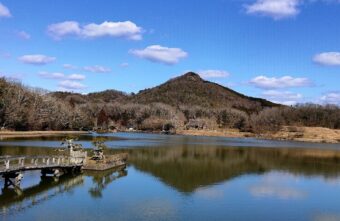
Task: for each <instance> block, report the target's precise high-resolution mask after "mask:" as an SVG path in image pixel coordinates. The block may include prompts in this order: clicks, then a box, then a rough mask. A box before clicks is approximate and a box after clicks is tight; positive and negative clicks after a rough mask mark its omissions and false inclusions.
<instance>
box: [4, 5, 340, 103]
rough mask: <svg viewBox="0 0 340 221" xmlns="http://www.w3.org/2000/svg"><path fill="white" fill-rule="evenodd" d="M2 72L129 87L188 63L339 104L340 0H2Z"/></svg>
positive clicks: (250, 86) (30, 81) (61, 86)
mask: <svg viewBox="0 0 340 221" xmlns="http://www.w3.org/2000/svg"><path fill="white" fill-rule="evenodd" d="M0 2H1V4H0V33H1V34H0V42H1V43H0V75H1V76H6V77H9V78H17V79H20V80H21V81H22V82H23V83H24V84H26V85H29V86H33V87H41V88H45V89H48V90H68V91H75V92H79V93H88V92H92V91H100V90H104V89H116V90H122V91H125V92H138V91H139V90H142V89H145V88H149V87H153V86H156V85H158V84H160V83H163V82H164V81H166V80H168V79H169V78H172V77H174V76H178V75H180V74H182V73H184V72H186V71H195V72H198V73H199V74H200V75H201V76H202V77H203V78H205V79H207V80H210V81H214V82H217V83H219V84H221V85H224V86H228V87H230V88H232V89H234V90H236V91H239V92H241V93H244V94H246V95H250V96H256V97H264V98H266V99H269V100H272V101H275V102H280V103H284V104H295V103H301V102H318V103H335V104H340V88H339V77H340V24H339V21H340V1H338V0H245V1H242V0H206V1H205V0H202V1H197V0H183V1H177V0H164V1H155V0H143V1H140V0H124V1H109V0H100V1H94V0H92V1H90V0H72V1H66V0H65V1H62V0H59V1H46V0H34V1H33V0H32V1H29V0H27V1H19V0H0Z"/></svg>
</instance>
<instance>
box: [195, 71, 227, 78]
mask: <svg viewBox="0 0 340 221" xmlns="http://www.w3.org/2000/svg"><path fill="white" fill-rule="evenodd" d="M198 74H199V75H200V76H201V77H202V78H226V77H229V76H230V73H229V72H227V71H223V70H202V71H198Z"/></svg>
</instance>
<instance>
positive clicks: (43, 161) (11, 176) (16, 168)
mask: <svg viewBox="0 0 340 221" xmlns="http://www.w3.org/2000/svg"><path fill="white" fill-rule="evenodd" d="M85 159H86V155H84V156H79V157H74V156H72V157H71V156H1V157H0V176H2V177H3V178H4V179H5V184H4V185H5V187H9V186H14V187H20V182H21V180H22V179H23V172H25V171H29V170H41V174H42V176H46V175H47V174H51V175H53V176H57V177H58V176H61V175H62V174H64V173H67V172H79V171H81V168H82V167H83V165H84V163H85Z"/></svg>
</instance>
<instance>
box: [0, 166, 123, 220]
mask: <svg viewBox="0 0 340 221" xmlns="http://www.w3.org/2000/svg"><path fill="white" fill-rule="evenodd" d="M85 176H89V177H92V178H93V179H92V180H93V187H92V188H91V189H90V190H89V193H90V195H91V196H92V197H100V196H101V192H102V191H103V190H104V189H105V188H106V187H107V186H108V185H109V184H110V183H112V182H113V181H114V180H116V179H118V178H120V177H124V176H127V171H126V170H125V167H121V168H116V169H113V170H107V171H100V172H99V171H93V172H90V171H86V172H84V174H81V175H71V174H66V175H63V176H61V177H59V178H55V177H44V178H42V179H41V180H40V182H39V183H38V184H37V185H35V186H32V187H28V188H26V189H23V190H19V192H18V189H16V188H4V189H2V194H0V216H6V215H10V214H11V213H12V212H19V211H23V210H25V209H29V208H32V207H34V206H36V205H38V204H41V203H43V202H45V201H48V200H50V199H52V198H53V197H55V196H57V195H60V194H63V193H66V192H70V191H71V190H73V189H74V188H76V187H78V186H80V185H83V183H84V177H85Z"/></svg>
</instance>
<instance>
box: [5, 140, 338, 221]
mask: <svg viewBox="0 0 340 221" xmlns="http://www.w3.org/2000/svg"><path fill="white" fill-rule="evenodd" d="M95 136H100V137H105V138H106V139H107V142H106V144H107V146H109V148H110V149H108V150H107V152H108V153H118V152H128V153H129V165H128V166H127V167H126V168H125V169H119V170H109V171H105V172H84V173H83V174H80V175H65V176H62V177H60V178H59V179H54V178H46V179H41V178H40V172H39V171H31V172H26V173H25V174H24V179H23V181H22V191H14V190H13V189H2V190H1V192H0V220H25V221H27V220H49V221H53V220H96V221H100V220H233V221H237V220H240V221H241V220H247V221H248V220H251V221H257V220H259V221H265V220H269V221H276V220H277V221H281V220H282V221H288V220H301V221H303V220H311V221H335V220H340V145H336V144H311V143H300V142H287V141H269V140H257V139H252V138H249V139H237V138H219V137H193V136H167V135H157V134H137V133H114V134H100V135H98V134H93V135H86V136H80V137H79V140H78V143H81V144H82V145H83V146H84V147H86V148H90V147H91V141H92V139H93V137H95ZM61 139H62V138H61V137H44V138H23V139H9V140H3V141H0V155H46V154H51V155H55V154H56V153H57V151H56V149H57V148H58V147H59V146H60V142H61ZM0 185H1V187H2V186H3V185H4V184H3V180H2V179H1V180H0Z"/></svg>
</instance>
